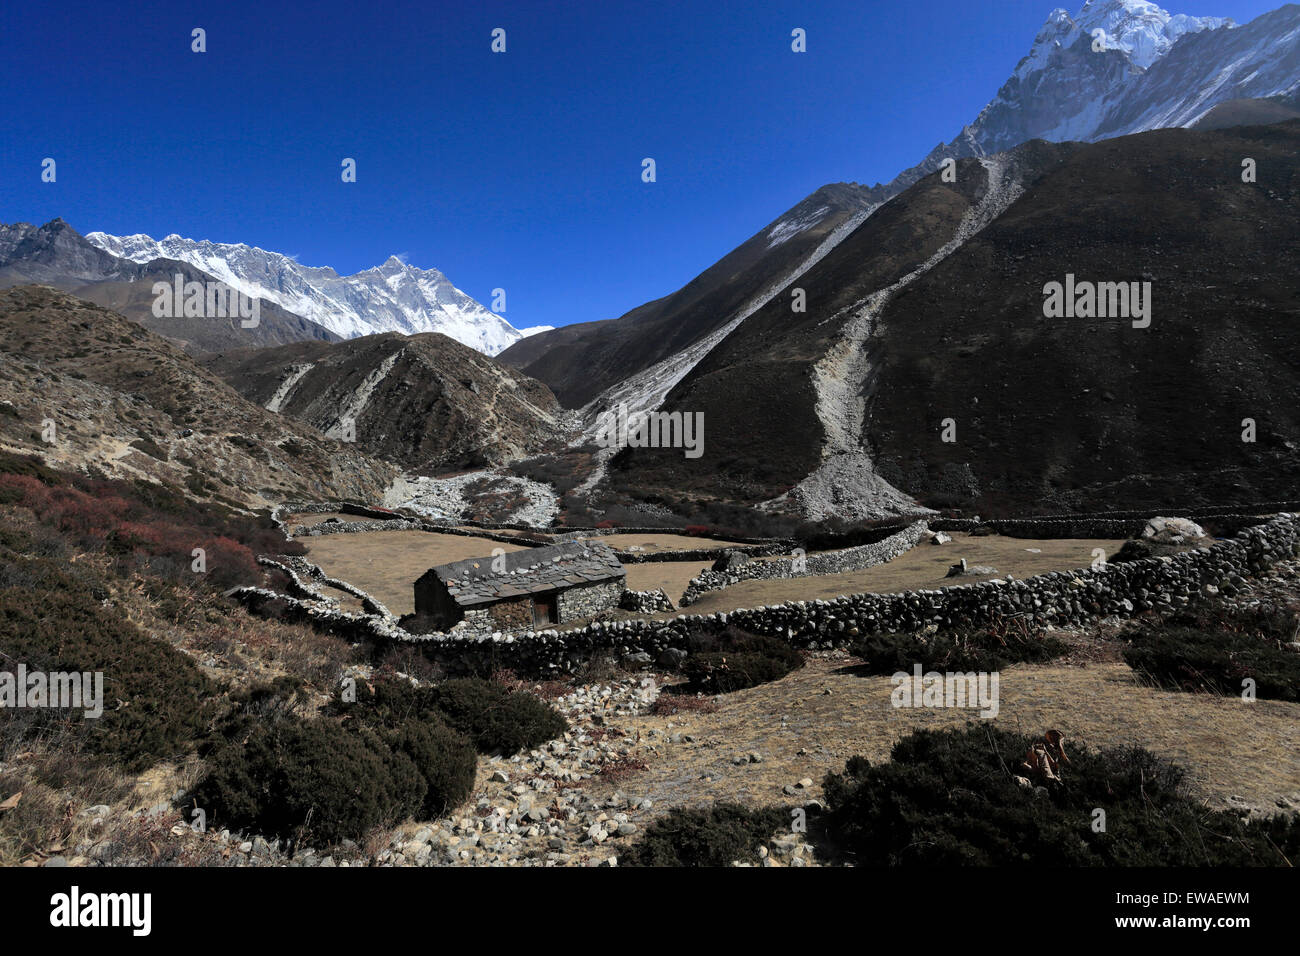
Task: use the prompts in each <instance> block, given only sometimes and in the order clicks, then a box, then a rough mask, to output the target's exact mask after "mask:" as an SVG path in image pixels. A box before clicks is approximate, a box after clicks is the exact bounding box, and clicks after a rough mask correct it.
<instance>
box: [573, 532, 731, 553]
mask: <svg viewBox="0 0 1300 956" xmlns="http://www.w3.org/2000/svg"><path fill="white" fill-rule="evenodd" d="M581 540H583V541H603V542H604V543H605V544H607V545H609V546H610V547H611V548H613V549H614V550H615V551H626V550H628V549H629V548H640V549H641V550H642V551H646V552H656V551H691V550H695V549H697V548H742V547H744V545H743V544H740V543H739V542H736V541H726V540H724V539H722V538H697V537H693V536H691V535H688V534H670V533H662V534H656V533H654V532H645V533H639V532H630V533H627V534H600V535H592V536H591V537H590V538H583V539H581Z"/></svg>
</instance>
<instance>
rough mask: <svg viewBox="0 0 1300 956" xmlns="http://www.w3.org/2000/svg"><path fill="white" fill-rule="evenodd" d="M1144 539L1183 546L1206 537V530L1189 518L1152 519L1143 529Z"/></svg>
mask: <svg viewBox="0 0 1300 956" xmlns="http://www.w3.org/2000/svg"><path fill="white" fill-rule="evenodd" d="M1142 537H1143V538H1145V539H1148V540H1151V541H1156V542H1158V543H1160V544H1182V543H1183V542H1185V541H1197V540H1199V539H1201V538H1204V537H1205V529H1204V528H1202V527H1201V526H1200V525H1198V524H1197V523H1196V522H1195V521H1189V520H1188V519H1187V518H1152V519H1151V520H1150V521H1148V522H1147V526H1146V527H1145V528H1143V529H1142Z"/></svg>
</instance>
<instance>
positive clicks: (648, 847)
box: [619, 803, 790, 866]
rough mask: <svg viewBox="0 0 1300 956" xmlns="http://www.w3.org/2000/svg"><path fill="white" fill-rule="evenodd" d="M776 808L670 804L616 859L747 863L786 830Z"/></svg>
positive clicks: (783, 814)
mask: <svg viewBox="0 0 1300 956" xmlns="http://www.w3.org/2000/svg"><path fill="white" fill-rule="evenodd" d="M789 828H790V814H789V813H788V812H787V811H786V810H784V809H782V808H780V807H767V808H764V809H761V810H750V809H748V808H746V807H742V806H739V805H737V804H734V803H719V804H716V805H715V806H713V807H710V808H709V809H707V810H694V809H690V810H687V809H682V808H681V807H676V808H674V809H672V810H670V811H668V813H667V814H665V815H664V816H662V817H659V818H657V819H656V820H655V821H654V822H653V823H651V824H650V826H648V827H647V828H646V831H645V834H644V835H643V836H642V837H641V839H640V840H638V841H637V842H636V843H635V844H633V845H632V846H631V847H630V848H629V850H628V852H627V853H626V854H624V855H623V856H622V857H621V858H620V859H619V862H620V864H622V865H625V866H730V865H731V863H732V861H735V860H739V861H741V862H753V861H756V860H757V859H758V849H759V847H760V846H762V845H763V844H764V843H766V842H767V841H768V840H770V839H771V838H772V837H773V835H775V834H777V833H779V832H782V831H788V830H789Z"/></svg>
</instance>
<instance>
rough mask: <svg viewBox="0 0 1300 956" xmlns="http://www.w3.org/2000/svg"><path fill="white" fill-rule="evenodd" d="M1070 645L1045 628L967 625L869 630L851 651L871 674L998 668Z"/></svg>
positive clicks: (1042, 658) (1048, 657)
mask: <svg viewBox="0 0 1300 956" xmlns="http://www.w3.org/2000/svg"><path fill="white" fill-rule="evenodd" d="M1066 649H1067V648H1066V645H1065V644H1064V643H1063V642H1061V641H1060V640H1058V639H1057V638H1055V637H1052V636H1051V635H1049V634H1046V633H1044V632H1042V631H1029V630H1019V629H1015V628H997V629H990V628H984V629H963V630H957V631H940V632H937V633H934V634H922V633H911V634H892V633H890V634H868V635H867V636H865V637H863V638H862V639H861V640H859V641H858V642H857V643H855V644H854V645H853V646H852V647H851V648H850V652H851V653H852V654H854V655H855V656H857V657H860V658H862V661H863V664H864V665H865V670H866V672H867V673H870V674H894V673H897V672H898V671H906V672H909V673H910V672H911V670H912V668H913V666H914V665H916V664H921V665H922V666H923V667H925V668H926V669H933V670H943V671H947V670H951V671H995V670H1000V669H1001V668H1003V667H1006V666H1007V665H1008V664H1014V663H1042V662H1044V661H1050V660H1052V659H1053V658H1055V657H1060V656H1061V655H1062V654H1064V653H1065V651H1066Z"/></svg>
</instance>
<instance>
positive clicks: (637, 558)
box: [614, 541, 796, 564]
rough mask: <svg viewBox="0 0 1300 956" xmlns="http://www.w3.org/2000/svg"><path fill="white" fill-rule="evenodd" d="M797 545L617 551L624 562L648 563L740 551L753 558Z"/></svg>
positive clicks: (712, 558) (711, 557)
mask: <svg viewBox="0 0 1300 956" xmlns="http://www.w3.org/2000/svg"><path fill="white" fill-rule="evenodd" d="M795 547H796V545H795V543H794V542H793V541H791V542H788V543H786V542H782V543H779V544H746V545H741V546H740V547H728V548H689V549H683V550H681V551H615V552H614V553H615V554H617V555H618V559H619V560H620V561H622V562H623V563H624V564H648V563H651V562H655V561H716V560H718V558H720V557H722V556H723V555H725V554H727V553H729V552H731V551H738V552H740V553H741V554H745V555H748V556H749V557H751V558H760V557H767V556H769V555H777V554H789V553H790V551H792V550H793V549H794V548H795Z"/></svg>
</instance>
